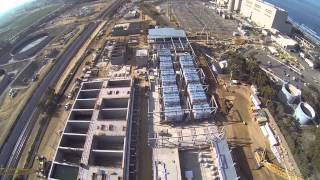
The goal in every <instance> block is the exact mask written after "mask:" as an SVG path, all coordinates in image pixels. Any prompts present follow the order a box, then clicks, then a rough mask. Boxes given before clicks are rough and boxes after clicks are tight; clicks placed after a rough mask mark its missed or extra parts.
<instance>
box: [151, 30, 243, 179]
mask: <svg viewBox="0 0 320 180" xmlns="http://www.w3.org/2000/svg"><path fill="white" fill-rule="evenodd" d="M148 41H149V45H150V50H149V52H150V54H151V55H152V57H153V61H154V66H155V67H154V68H155V71H157V72H158V73H157V74H159V76H158V78H156V79H155V81H154V82H151V85H150V86H151V92H150V96H149V107H148V108H149V121H150V122H152V123H153V126H152V128H151V129H150V132H149V145H150V146H152V148H153V150H152V153H153V156H152V160H153V164H152V165H153V179H154V180H156V179H161V180H166V179H167V180H182V179H223V180H226V179H237V178H238V177H237V172H236V168H235V164H234V162H233V159H232V156H231V150H230V149H229V147H228V143H227V140H226V139H224V138H223V135H221V134H220V131H219V130H218V127H217V126H216V125H215V124H211V123H207V122H204V121H203V120H209V121H212V120H214V114H215V113H216V111H217V107H218V106H217V103H216V102H215V99H214V97H213V96H212V97H211V96H210V95H209V94H208V93H207V91H206V90H207V89H208V85H207V84H206V81H205V80H206V78H207V77H206V75H205V73H204V72H203V70H202V68H200V67H199V66H198V64H197V57H196V55H195V53H194V51H193V49H192V46H191V45H190V43H189V40H188V39H187V37H186V34H185V32H184V31H183V30H177V29H173V28H159V29H150V30H149V35H148ZM188 121H192V122H194V123H199V124H201V123H207V124H206V125H200V126H198V127H197V126H196V125H195V124H194V125H193V126H192V128H187V127H186V126H184V128H175V126H173V127H172V128H168V127H167V123H173V124H175V125H177V126H179V123H181V122H184V125H186V124H187V123H188ZM160 123H162V125H161V126H158V124H160ZM169 126H170V125H169ZM161 134H168V136H166V135H161ZM169 134H170V135H169ZM186 149H188V152H191V154H192V155H191V154H188V152H186V151H184V150H186ZM194 155H196V156H197V157H196V159H195V158H194V157H193V156H194Z"/></svg>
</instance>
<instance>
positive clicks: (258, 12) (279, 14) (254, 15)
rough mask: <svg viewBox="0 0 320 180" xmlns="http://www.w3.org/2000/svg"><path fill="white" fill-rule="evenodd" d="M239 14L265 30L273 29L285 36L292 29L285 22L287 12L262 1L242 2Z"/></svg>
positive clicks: (244, 0)
mask: <svg viewBox="0 0 320 180" xmlns="http://www.w3.org/2000/svg"><path fill="white" fill-rule="evenodd" d="M240 14H241V15H243V16H244V17H247V18H250V19H251V20H252V21H253V22H254V23H255V24H257V25H258V26H260V27H262V28H265V29H271V28H274V29H277V30H279V31H280V32H282V33H286V34H289V33H290V32H291V29H292V25H291V24H290V23H289V22H288V21H287V20H288V12H287V11H285V10H283V9H281V8H279V7H276V6H274V5H272V4H270V3H267V2H264V1H262V0H243V1H242V3H241V8H240Z"/></svg>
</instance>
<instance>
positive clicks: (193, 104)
mask: <svg viewBox="0 0 320 180" xmlns="http://www.w3.org/2000/svg"><path fill="white" fill-rule="evenodd" d="M148 41H149V43H150V46H151V51H152V53H154V54H155V55H156V59H157V63H158V64H159V70H160V71H159V72H160V79H159V85H160V93H161V96H162V99H161V102H162V103H161V104H162V109H161V113H160V114H161V116H163V121H164V122H181V121H183V120H190V119H193V120H201V119H209V118H210V117H211V115H213V114H215V112H216V110H217V104H216V101H215V99H214V97H213V96H212V97H210V96H209V95H208V94H206V92H205V89H204V87H205V86H206V85H205V83H204V79H205V78H206V77H205V75H204V73H203V71H202V69H201V68H198V66H197V64H196V62H195V54H194V52H193V49H192V47H191V46H190V44H189V41H188V39H187V37H186V34H185V32H184V31H183V30H176V29H173V28H159V29H150V30H149V36H148Z"/></svg>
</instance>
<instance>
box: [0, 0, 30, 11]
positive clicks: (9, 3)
mask: <svg viewBox="0 0 320 180" xmlns="http://www.w3.org/2000/svg"><path fill="white" fill-rule="evenodd" d="M28 1H31V0H0V14H2V13H5V12H8V11H9V10H11V9H12V8H14V7H16V6H19V5H21V4H23V3H26V2H28Z"/></svg>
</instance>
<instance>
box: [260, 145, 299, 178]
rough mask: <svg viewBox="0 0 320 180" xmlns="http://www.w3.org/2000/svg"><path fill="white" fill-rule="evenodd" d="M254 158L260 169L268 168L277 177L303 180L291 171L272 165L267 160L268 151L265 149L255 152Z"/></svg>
mask: <svg viewBox="0 0 320 180" xmlns="http://www.w3.org/2000/svg"><path fill="white" fill-rule="evenodd" d="M254 157H255V159H256V161H257V163H258V168H261V167H263V166H264V167H266V168H268V169H269V170H270V171H271V172H273V173H275V174H276V175H278V176H280V177H282V178H284V179H288V180H303V178H302V177H300V176H298V175H296V174H295V173H294V172H292V171H289V170H287V169H285V168H282V167H279V166H277V165H275V164H272V163H271V162H269V161H268V160H267V157H266V151H265V149H262V148H258V149H256V150H255V151H254Z"/></svg>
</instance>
